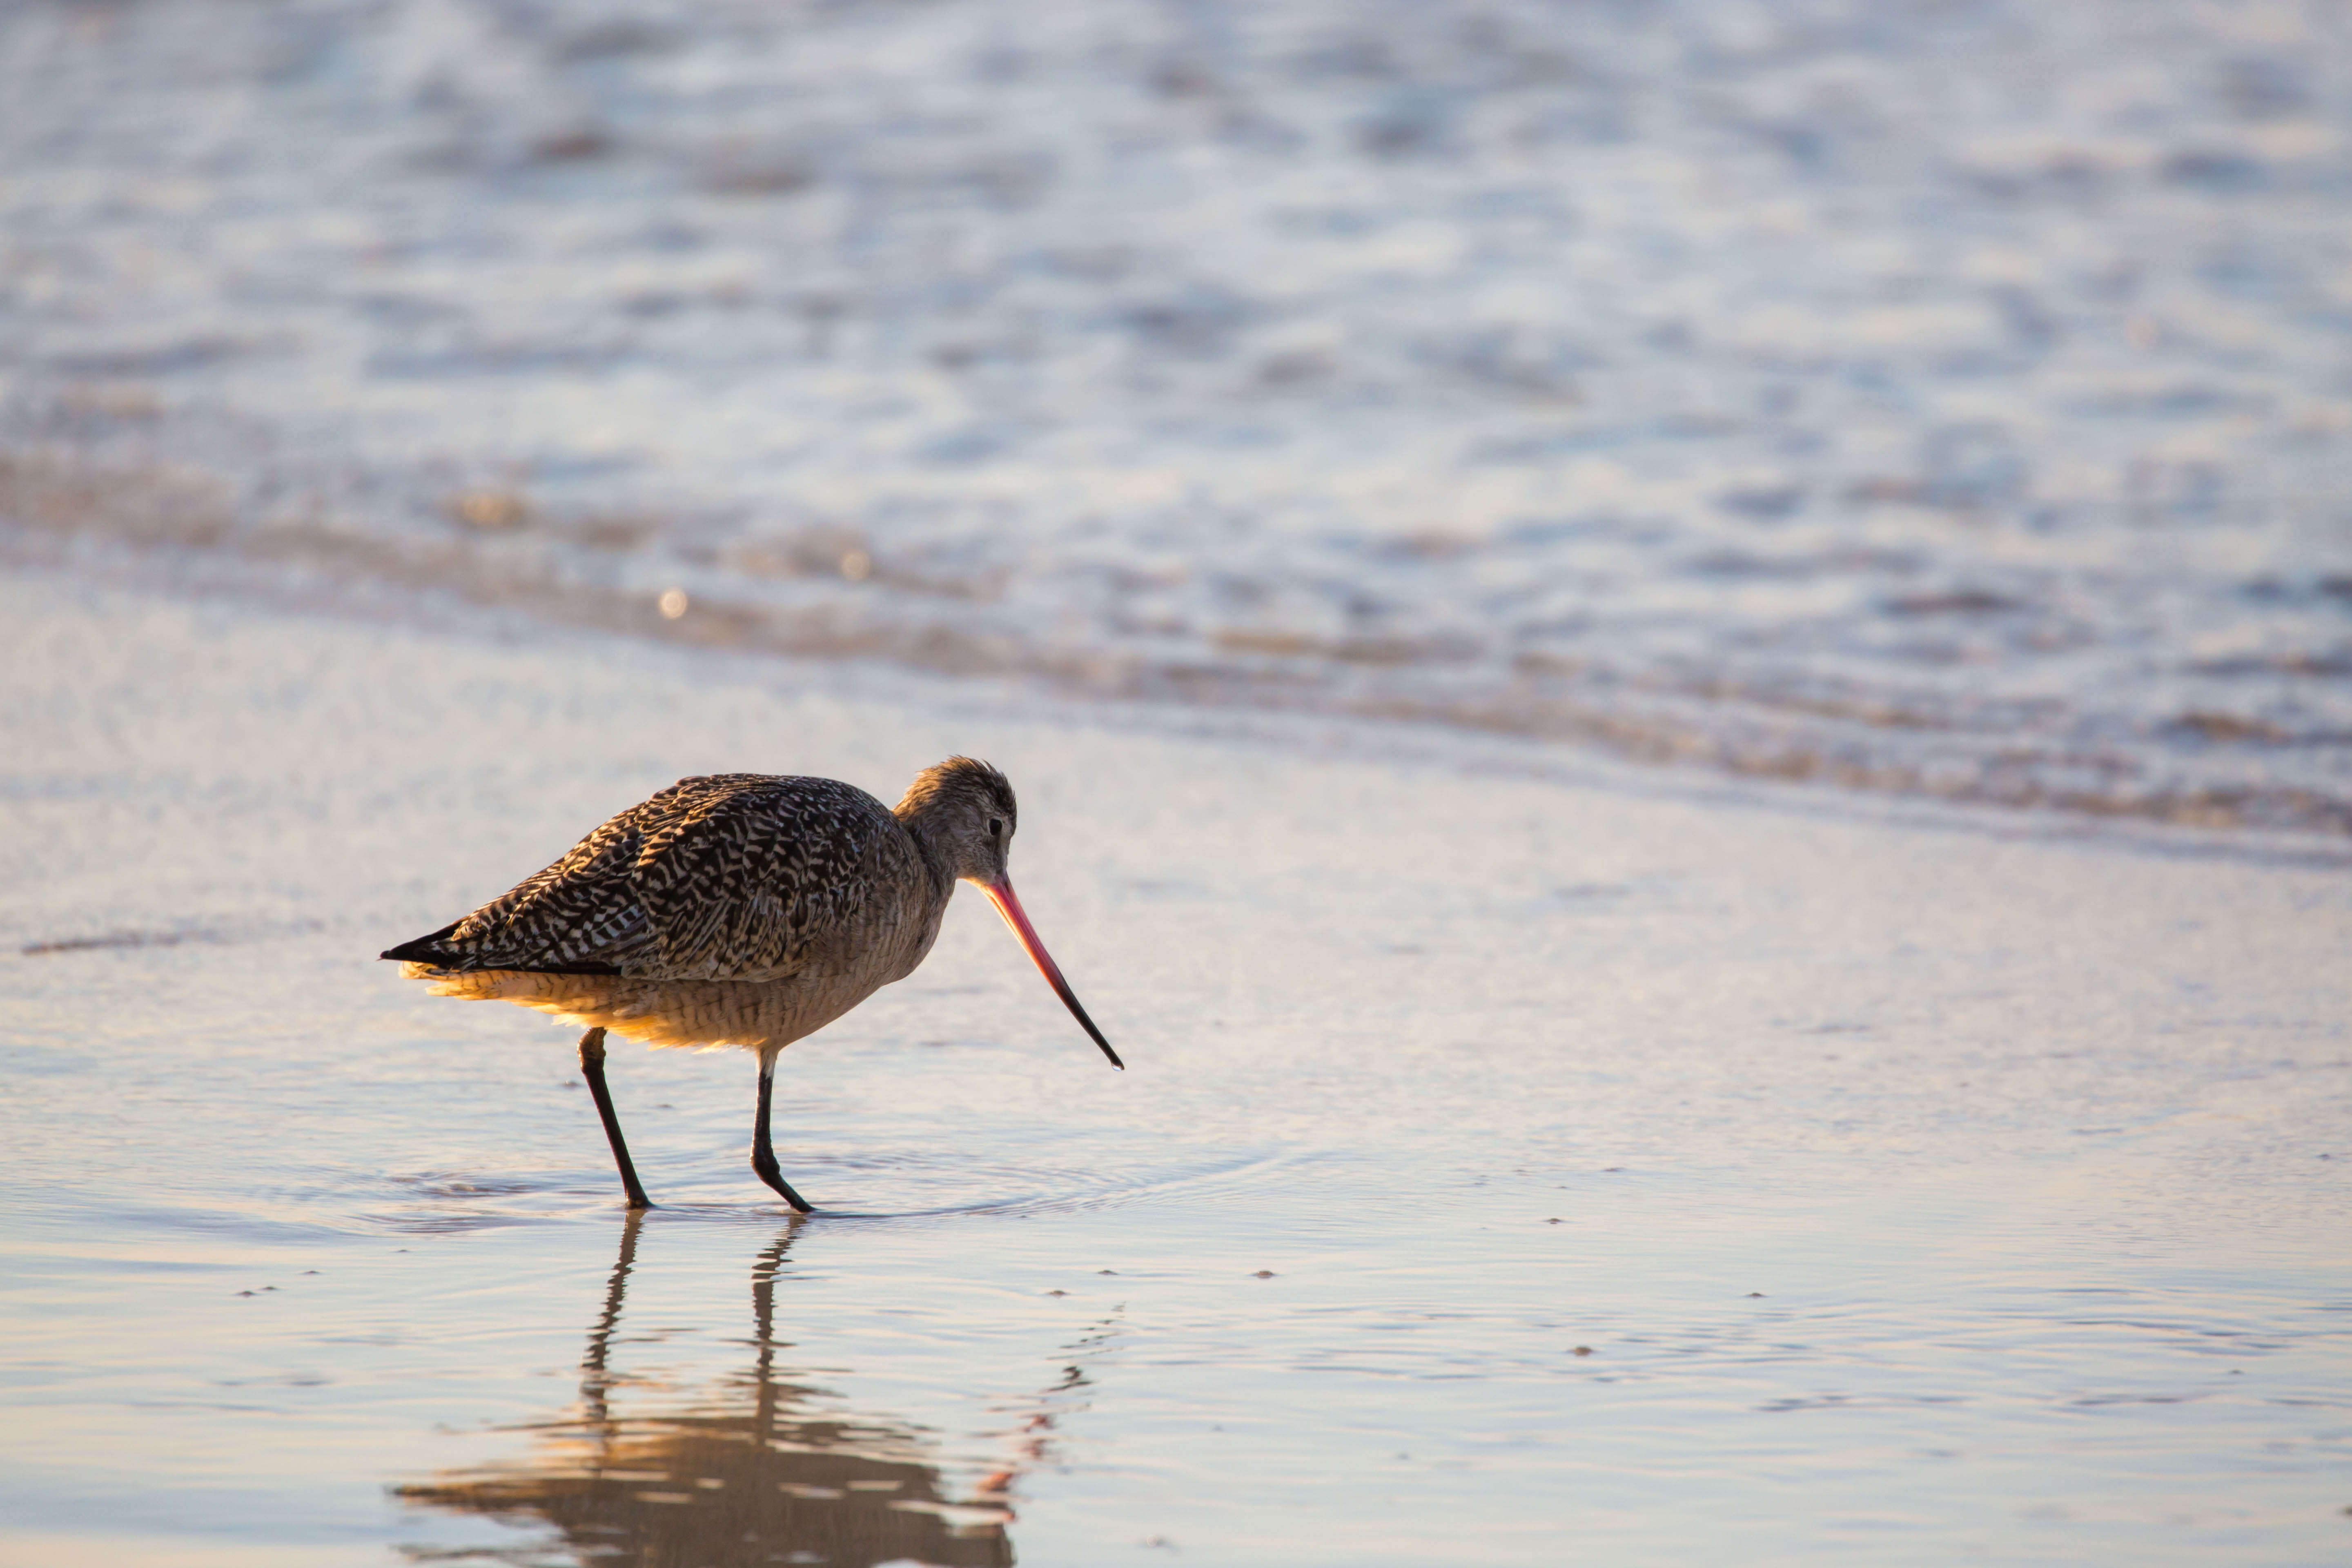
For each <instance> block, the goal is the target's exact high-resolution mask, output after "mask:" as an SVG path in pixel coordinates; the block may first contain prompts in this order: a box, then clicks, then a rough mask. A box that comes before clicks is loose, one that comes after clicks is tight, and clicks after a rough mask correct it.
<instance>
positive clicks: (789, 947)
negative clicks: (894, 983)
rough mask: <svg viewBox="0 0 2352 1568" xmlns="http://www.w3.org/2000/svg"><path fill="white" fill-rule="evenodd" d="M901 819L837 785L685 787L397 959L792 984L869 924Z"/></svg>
mask: <svg viewBox="0 0 2352 1568" xmlns="http://www.w3.org/2000/svg"><path fill="white" fill-rule="evenodd" d="M901 832H903V829H901V828H899V826H898V822H897V820H896V819H895V818H894V817H892V816H891V815H890V812H889V808H888V807H887V806H885V805H883V804H882V803H881V802H880V801H877V800H876V799H875V798H874V797H873V796H872V795H867V794H866V792H865V791H864V790H861V789H856V788H854V787H852V786H851V785H848V784H840V783H837V782H835V781H834V780H832V779H813V778H782V777H774V776H771V775H768V774H764V773H720V774H714V775H711V776H709V777H701V778H688V779H680V780H679V781H678V782H677V784H672V785H671V786H670V787H669V788H667V789H666V790H663V791H662V792H661V793H660V794H658V795H654V796H653V797H652V798H651V799H649V800H646V801H645V802H644V803H642V804H641V805H634V806H631V807H630V808H629V809H628V810H626V811H625V812H622V813H621V814H620V815H619V816H615V817H614V818H613V819H612V820H611V821H609V822H606V823H605V824H604V826H600V827H598V828H597V829H596V830H595V831H594V832H593V833H591V834H589V835H588V837H585V838H583V839H582V840H581V841H580V842H579V843H578V844H577V845H575V846H574V847H572V852H571V853H570V854H568V855H566V856H564V857H563V858H562V859H561V860H558V861H557V862H556V863H555V864H554V865H552V866H550V867H549V868H547V869H545V870H544V871H541V872H540V873H539V874H538V875H537V876H535V877H532V878H530V879H528V880H526V881H523V882H521V883H520V884H518V885H517V886H516V887H515V888H514V889H511V890H510V891H509V892H507V893H505V894H503V895H502V896H500V897H499V898H497V899H493V900H491V901H490V902H488V903H487V904H484V905H483V906H482V907H481V908H480V909H478V910H475V911H474V912H473V913H472V914H469V915H467V917H466V918H465V919H464V920H462V921H458V922H457V924H455V925H454V926H452V927H450V928H449V929H448V930H447V931H439V932H436V933H434V935H432V936H430V937H425V938H422V939H420V940H418V941H416V942H410V943H408V944H406V946H404V947H398V948H394V949H393V950H391V951H390V952H387V953H386V954H385V955H384V956H385V957H387V958H402V959H409V960H412V961H415V962H420V963H433V964H436V965H439V966H441V967H444V968H449V969H457V970H481V969H517V970H532V971H541V972H557V973H590V974H620V975H625V976H628V977H631V978H637V979H657V980H772V979H781V978H782V977H783V976H785V975H787V974H790V973H793V971H794V970H796V969H798V968H800V967H801V966H802V965H803V963H806V962H807V960H808V957H809V954H810V951H811V949H812V946H813V945H814V944H815V943H817V942H820V941H821V940H822V938H823V937H824V935H825V934H827V933H828V932H829V931H838V930H841V929H843V928H844V927H845V926H850V925H854V924H856V923H857V922H858V917H859V914H860V912H861V910H863V909H864V907H865V905H866V902H867V900H870V899H871V898H872V896H873V892H874V862H875V860H876V858H877V852H887V848H888V847H889V845H888V844H887V836H888V835H891V834H894V833H901Z"/></svg>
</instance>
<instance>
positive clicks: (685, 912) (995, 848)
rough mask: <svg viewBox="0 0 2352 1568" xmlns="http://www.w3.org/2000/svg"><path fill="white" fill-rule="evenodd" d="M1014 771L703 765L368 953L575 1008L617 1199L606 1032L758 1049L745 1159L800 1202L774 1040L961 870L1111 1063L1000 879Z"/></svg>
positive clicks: (884, 975)
mask: <svg viewBox="0 0 2352 1568" xmlns="http://www.w3.org/2000/svg"><path fill="white" fill-rule="evenodd" d="M1019 816H1020V814H1019V808H1018V807H1017V806H1016V805H1014V803H1013V786H1012V785H1011V784H1007V783H1006V782H1005V779H1004V775H1003V773H998V772H997V771H996V770H995V769H994V768H992V767H990V766H989V765H988V764H987V763H976V762H974V761H972V760H971V758H970V757H950V758H949V759H948V760H947V761H946V762H944V763H940V764H939V765H938V766H937V767H932V768H926V769H924V770H923V772H922V773H919V774H918V775H916V778H915V782H914V783H913V784H909V785H908V786H907V794H906V795H905V797H904V798H903V799H901V800H900V801H899V802H898V805H896V806H895V807H891V806H885V805H883V804H882V803H881V802H880V801H878V800H877V799H875V798H874V797H873V796H872V795H867V794H866V792H865V791H864V790H862V789H858V788H856V787H855V786H853V785H850V784H840V783H837V782H835V780H832V779H811V778H772V777H769V776H768V775H766V774H763V773H718V774H713V775H712V776H710V777H708V778H690V779H680V780H678V781H677V783H676V784H672V785H670V786H669V788H667V789H666V790H663V791H662V792H661V793H660V794H658V795H655V796H654V797H653V798H652V799H651V800H648V801H646V802H644V803H643V804H642V805H633V806H631V807H630V808H629V809H628V810H626V811H625V812H622V813H621V814H620V815H619V816H615V817H614V818H613V819H612V820H611V821H609V822H607V823H605V824H604V826H601V827H599V828H597V829H596V830H595V831H594V832H593V833H591V834H590V835H588V837H585V838H583V839H582V840H581V841H580V842H579V843H578V844H577V845H575V846H573V847H572V852H571V853H570V854H568V855H566V856H564V858H562V859H561V860H558V861H557V862H556V863H555V864H554V865H552V866H550V867H549V868H547V869H546V870H544V871H541V873H540V874H539V875H537V876H536V877H533V878H530V879H529V880H527V881H525V882H522V883H520V884H519V885H518V886H516V887H515V888H514V889H511V890H510V891H509V892H507V893H504V894H502V895H500V896H499V897H498V898H496V899H493V900H490V901H489V902H488V903H487V904H484V905H483V906H482V907H481V908H480V909H478V910H475V911H474V912H473V913H472V914H469V915H467V917H466V918H465V919H463V920H461V921H455V922H453V923H451V924H449V925H446V926H444V927H442V928H441V929H440V930H439V931H435V932H434V933H433V934H432V935H430V936H422V937H418V938H417V939H416V940H415V942H404V943H403V944H402V945H400V946H398V947H395V948H393V949H391V950H390V951H388V952H385V953H384V954H383V956H384V957H385V958H391V959H398V960H401V961H402V962H403V963H404V968H403V969H402V970H401V973H402V975H403V976H404V977H406V978H410V979H418V980H430V981H432V982H433V990H434V994H436V995H441V996H461V997H465V998H467V999H469V1000H475V1001H504V1002H513V1003H517V1004H519V1005H522V1006H525V1007H535V1008H537V1009H538V1010H539V1011H541V1012H542V1013H551V1014H553V1015H554V1016H556V1017H557V1018H559V1019H562V1020H563V1021H564V1022H567V1023H574V1024H580V1025H583V1026H586V1028H587V1031H588V1032H587V1033H586V1034H584V1035H583V1036H581V1037H580V1070H581V1072H582V1073H583V1075H584V1076H585V1077H586V1078H587V1079H588V1087H589V1089H591V1090H593V1092H594V1094H595V1097H596V1113H597V1115H598V1116H600V1117H601V1118H603V1120H604V1136H605V1137H606V1138H607V1139H609V1140H610V1141H611V1142H612V1145H613V1160H614V1163H615V1164H617V1165H618V1166H619V1167H620V1170H621V1185H622V1187H623V1188H624V1189H625V1191H626V1192H627V1193H628V1197H629V1206H630V1207H631V1208H633V1209H639V1208H649V1207H651V1206H652V1205H651V1204H650V1203H649V1202H648V1201H647V1200H646V1193H645V1189H644V1188H643V1187H642V1186H640V1185H639V1184H638V1183H637V1173H636V1168H635V1166H634V1165H633V1164H631V1163H630V1161H629V1146H628V1144H627V1142H625V1140H624V1139H623V1138H622V1136H621V1121H620V1118H619V1117H618V1116H617V1115H616V1114H615V1113H614V1110H613V1097H612V1094H611V1093H610V1091H609V1090H607V1089H605V1087H604V1034H605V1031H606V1030H608V1029H609V1030H611V1031H612V1032H613V1033H614V1034H617V1035H621V1036H623V1037H626V1038H629V1039H634V1040H643V1041H645V1042H646V1043H647V1044H648V1045H655V1046H740V1047H743V1048H744V1049H746V1050H751V1051H756V1052H758V1053H759V1058H760V1105H759V1110H758V1112H757V1113H756V1116H755V1119H754V1120H753V1122H752V1128H751V1168H752V1169H753V1170H754V1171H757V1172H758V1173H760V1179H761V1181H763V1182H765V1183H767V1184H768V1185H770V1186H771V1187H773V1188H774V1189H775V1190H776V1191H777V1192H779V1193H781V1194H783V1198H784V1201H785V1202H786V1203H788V1204H790V1205H793V1207H794V1208H795V1209H798V1210H800V1211H801V1212H802V1213H803V1214H805V1213H807V1212H808V1209H809V1205H808V1203H807V1202H806V1200H804V1199H803V1198H802V1196H801V1195H800V1194H798V1193H796V1192H794V1191H793V1189H792V1186H791V1185H790V1184H788V1183H787V1182H785V1180H784V1178H783V1175H782V1173H781V1172H779V1171H778V1170H777V1168H776V1156H775V1152H774V1150H773V1149H772V1147H771V1146H770V1144H769V1141H768V1108H769V1103H770V1101H771V1100H772V1097H773V1094H774V1089H775V1076H776V1057H777V1055H778V1053H780V1052H782V1050H783V1048H784V1047H786V1046H789V1045H791V1044H792V1043H793V1041H794V1040H797V1039H799V1038H801V1037H803V1036H804V1035H812V1034H814V1033H815V1032H816V1031H817V1030H819V1029H821V1028H823V1027H824V1026H825V1025H827V1024H830V1023H831V1022H833V1021H834V1020H835V1018H838V1017H840V1016H842V1015H843V1014H844V1013H846V1012H848V1011H849V1010H850V1009H851V1008H852V1007H855V1006H856V1005H858V1004H859V1003H860V1002H863V1001H865V1000H866V998H867V997H868V996H871V995H872V994H874V993H875V992H876V991H877V990H879V989H880V988H881V987H883V986H885V985H887V984H890V983H891V982H892V981H894V980H903V979H905V978H906V977H907V976H908V975H909V974H912V973H914V972H915V966H916V965H917V964H919V963H922V962H923V957H924V955H925V954H926V953H928V952H930V951H931V943H932V942H936V941H937V940H938V939H939V934H940V916H941V915H942V914H944V913H945V912H946V910H947V907H948V896H949V895H950V893H952V892H954V891H955V885H956V883H957V882H958V881H959V880H961V881H966V882H972V883H976V884H977V885H978V886H979V888H980V889H981V891H982V892H984V893H986V894H987V895H988V897H989V900H990V901H991V902H992V903H993V904H994V905H995V906H996V912H997V913H998V914H1000V915H1003V917H1004V923H1005V924H1006V925H1008V926H1010V927H1012V928H1013V935H1014V936H1016V937H1018V938H1020V940H1021V945H1022V946H1023V947H1024V949H1026V950H1027V951H1028V953H1029V957H1030V959H1031V961H1032V962H1034V963H1035V964H1036V965H1037V971H1038V973H1041V974H1043V975H1045V979H1046V982H1047V983H1048V984H1051V985H1052V986H1053V987H1054V990H1055V994H1058V995H1059V996H1060V997H1061V998H1062V1001H1063V1002H1064V1003H1065V1004H1066V1005H1067V1006H1068V1007H1069V1009H1070V1012H1071V1013H1072V1014H1073V1015H1075V1016H1076V1018H1077V1020H1078V1023H1079V1024H1080V1025H1081V1026H1084V1028H1085V1029H1086V1031H1087V1034H1088V1035H1090V1036H1092V1037H1094V1042H1095V1044H1097V1045H1098V1046H1100V1047H1102V1052H1103V1055H1105V1056H1107V1057H1108V1058H1110V1064H1111V1066H1113V1067H1124V1066H1125V1065H1126V1064H1125V1063H1123V1062H1121V1061H1120V1060H1119V1059H1118V1052H1117V1051H1114V1050H1112V1049H1111V1048H1110V1042H1109V1041H1108V1040H1107V1039H1105V1038H1103V1033H1102V1031H1101V1030H1100V1029H1097V1028H1096V1027H1095V1023H1094V1020H1093V1019H1092V1018H1089V1017H1087V1010H1086V1009H1085V1008H1084V1007H1082V1006H1080V1005H1078V999H1077V996H1076V994H1074V993H1073V992H1072V991H1071V990H1070V986H1069V983H1068V982H1067V981H1066V980H1064V979H1063V978H1062V972H1061V970H1060V969H1059V968H1058V967H1057V966H1056V965H1055V963H1054V961H1053V959H1052V958H1051V957H1050V956H1048V954H1047V953H1046V952H1045V944H1044V943H1043V942H1039V941H1038V940H1037V932H1036V930H1035V929H1034V927H1032V926H1031V925H1030V923H1029V917H1028V916H1027V915H1026V914H1025V913H1024V912H1023V911H1022V909H1021V900H1019V899H1017V898H1015V897H1013V881H1012V879H1011V878H1010V877H1009V876H1008V875H1006V872H1005V868H1004V867H1005V858H1006V855H1007V852H1008V851H1009V850H1010V849H1011V848H1012V846H1013V828H1014V826H1015V825H1016V824H1017V823H1018V821H1019Z"/></svg>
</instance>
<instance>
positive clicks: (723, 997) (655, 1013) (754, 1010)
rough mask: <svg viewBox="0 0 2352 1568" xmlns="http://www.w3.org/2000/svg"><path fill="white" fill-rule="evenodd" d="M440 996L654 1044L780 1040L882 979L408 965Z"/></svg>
mask: <svg viewBox="0 0 2352 1568" xmlns="http://www.w3.org/2000/svg"><path fill="white" fill-rule="evenodd" d="M402 973H404V974H405V975H407V976H409V977H410V978H414V979H420V980H429V981H431V982H432V983H433V994H435V995H436V996H459V997H464V998H466V999H467V1000H469V1001H479V1002H491V1001H499V1002H512V1003H514V1004H515V1005H518V1006H522V1007H530V1008H534V1009H536V1010H537V1011H539V1012H541V1013H547V1014H551V1015H552V1016H554V1017H555V1018H556V1019H557V1020H559V1021H560V1022H562V1023H567V1024H576V1025H578V1026H581V1027H583V1028H588V1027H595V1026H601V1027H603V1028H604V1029H607V1030H609V1031H611V1032H612V1033H614V1034H615V1035H619V1036H621V1037H624V1038H625V1039H631V1040H642V1041H643V1042H645V1043H646V1045H649V1046H679V1047H685V1046H691V1047H719V1046H745V1047H782V1046H788V1045H790V1044H792V1042H793V1041H794V1040H797V1039H799V1038H801V1037H803V1036H804V1035H812V1034H814V1033H815V1032H816V1031H817V1030H819V1029H821V1028H823V1027H824V1026H826V1025H827V1024H830V1023H832V1022H833V1021H834V1020H835V1018H838V1017H840V1016H842V1015H843V1014H844V1013H846V1012H848V1011H849V1010H850V1009H851V1008H852V1007H855V1006H856V1005H858V1004H859V1003H860V1002H863V1001H865V1000H866V997H868V996H870V995H872V994H874V992H875V991H876V990H877V989H878V988H879V986H880V984H881V983H880V981H879V979H878V978H877V979H876V980H874V981H871V982H867V981H866V980H865V979H864V978H863V977H852V976H845V975H831V976H823V977H819V976H813V975H808V974H796V975H793V976H791V977H790V978H788V979H783V980H628V979H623V978H620V977H617V976H608V975H602V974H539V973H525V972H523V971H520V970H510V969H484V970H477V971H474V972H473V973H463V974H449V973H441V972H438V971H436V970H433V969H430V968H428V967H427V966H425V965H423V964H414V963H413V964H410V965H408V966H407V967H406V968H405V969H404V970H403V972H402Z"/></svg>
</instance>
